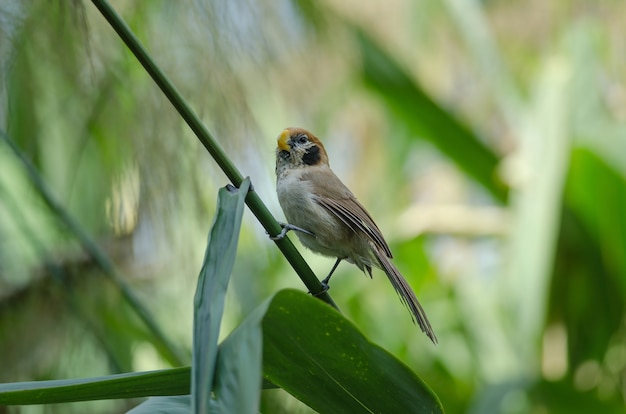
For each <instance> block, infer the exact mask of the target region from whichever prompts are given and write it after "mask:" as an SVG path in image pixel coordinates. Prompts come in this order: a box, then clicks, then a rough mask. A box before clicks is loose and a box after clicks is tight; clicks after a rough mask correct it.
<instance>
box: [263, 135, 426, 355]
mask: <svg viewBox="0 0 626 414" xmlns="http://www.w3.org/2000/svg"><path fill="white" fill-rule="evenodd" d="M277 144H278V145H277V148H276V192H277V195H278V201H279V204H280V206H281V208H282V210H283V212H284V214H285V218H286V219H287V223H281V226H282V231H281V232H280V233H279V234H278V235H276V236H273V237H272V239H273V240H280V239H282V238H284V237H285V235H286V234H287V232H288V231H291V230H293V231H295V233H296V234H297V236H298V239H299V240H300V242H301V243H302V244H303V245H304V246H305V247H307V248H308V249H310V250H312V251H313V252H315V253H319V254H321V255H323V256H328V257H335V258H336V259H337V260H336V261H335V264H334V265H333V267H332V269H331V271H330V273H329V274H328V276H327V277H326V278H325V279H323V280H322V285H323V287H324V290H323V291H322V293H323V292H325V291H327V290H328V288H329V282H330V278H331V276H332V275H333V272H334V271H335V270H336V269H337V266H338V265H339V263H340V262H341V261H342V260H344V261H346V262H349V263H352V264H354V265H356V267H358V268H359V269H360V270H361V271H363V272H364V273H366V274H367V275H369V276H370V278H371V277H372V268H373V267H376V268H379V269H382V270H383V271H384V272H385V274H386V275H387V277H388V278H389V281H390V282H391V284H392V285H393V287H394V289H395V290H396V292H397V293H398V295H399V296H400V299H401V301H402V302H403V303H404V304H405V305H406V307H407V308H408V309H409V311H410V312H411V316H412V319H413V322H416V323H417V325H418V326H419V327H420V328H421V330H422V332H424V333H425V334H426V335H427V336H428V338H430V340H431V341H432V342H433V343H434V344H436V343H437V337H436V336H435V333H434V331H433V329H432V327H431V325H430V322H429V321H428V318H427V316H426V313H425V312H424V309H423V308H422V306H421V305H420V303H419V301H418V300H417V297H416V296H415V293H414V292H413V290H412V289H411V287H410V286H409V284H408V283H407V281H406V280H405V278H404V277H403V276H402V274H401V273H400V271H399V270H398V269H397V268H396V266H395V265H394V264H393V263H392V262H391V259H392V257H393V256H392V254H391V250H390V249H389V245H388V244H387V242H386V241H385V239H384V237H383V235H382V233H381V231H380V229H379V228H378V226H377V225H376V223H374V220H373V219H372V217H371V216H370V214H369V213H368V212H367V210H366V209H365V207H363V206H362V205H361V203H360V202H359V201H358V200H357V199H356V197H355V196H354V194H352V192H351V191H350V190H349V189H348V187H346V185H345V184H344V183H343V182H342V181H341V180H340V179H339V178H338V177H337V176H336V175H335V173H334V172H333V170H331V168H330V164H329V161H328V154H327V153H326V149H325V148H324V145H323V144H322V142H321V141H320V140H319V139H318V138H317V137H316V136H315V135H313V134H312V133H311V132H309V131H307V130H305V129H303V128H286V129H284V130H283V131H282V132H281V133H280V135H279V136H278V138H277Z"/></svg>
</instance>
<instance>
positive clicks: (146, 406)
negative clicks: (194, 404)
mask: <svg viewBox="0 0 626 414" xmlns="http://www.w3.org/2000/svg"><path fill="white" fill-rule="evenodd" d="M190 412H191V398H190V396H189V395H184V396H180V397H153V398H149V399H148V400H147V401H144V402H143V403H141V404H139V405H138V406H137V407H135V408H133V409H132V410H130V411H128V414H189V413H190Z"/></svg>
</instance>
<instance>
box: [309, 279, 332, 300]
mask: <svg viewBox="0 0 626 414" xmlns="http://www.w3.org/2000/svg"><path fill="white" fill-rule="evenodd" d="M321 283H322V290H320V291H319V292H317V293H312V292H309V294H310V295H311V296H313V297H316V298H319V297H320V296H322V295H323V294H324V293H326V292H328V289H330V285H329V284H328V282H327V281H326V279H324V280H322V282H321Z"/></svg>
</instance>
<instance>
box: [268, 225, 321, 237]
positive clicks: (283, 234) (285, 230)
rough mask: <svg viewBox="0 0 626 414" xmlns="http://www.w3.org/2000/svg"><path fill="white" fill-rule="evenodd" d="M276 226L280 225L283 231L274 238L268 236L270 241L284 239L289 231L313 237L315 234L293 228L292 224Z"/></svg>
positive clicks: (300, 228)
mask: <svg viewBox="0 0 626 414" xmlns="http://www.w3.org/2000/svg"><path fill="white" fill-rule="evenodd" d="M278 224H280V227H282V228H283V229H282V230H281V232H280V233H278V234H277V235H276V236H270V239H272V240H274V241H276V240H282V239H284V238H285V235H287V232H288V231H289V230H295V231H300V232H302V233H306V234H308V235H309V236H313V237H315V233H312V232H310V231H308V230H305V229H303V228H302V227H298V226H294V225H293V224H289V223H278Z"/></svg>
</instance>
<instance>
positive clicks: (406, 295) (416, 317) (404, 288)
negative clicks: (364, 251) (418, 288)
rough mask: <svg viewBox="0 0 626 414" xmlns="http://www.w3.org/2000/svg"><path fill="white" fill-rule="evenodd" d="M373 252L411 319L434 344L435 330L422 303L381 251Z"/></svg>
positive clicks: (375, 250)
mask: <svg viewBox="0 0 626 414" xmlns="http://www.w3.org/2000/svg"><path fill="white" fill-rule="evenodd" d="M374 252H375V254H376V258H377V259H378V263H379V264H380V267H381V269H382V270H384V272H385V274H387V277H388V278H389V281H390V282H391V284H392V285H393V287H394V289H395V290H396V292H397V293H398V295H399V296H400V300H402V302H403V303H404V304H405V305H406V307H407V308H409V310H410V311H411V319H413V322H414V323H415V322H417V324H418V325H419V327H420V329H421V330H422V332H424V333H425V334H426V336H428V337H429V338H430V340H431V341H433V343H434V344H436V343H437V337H436V336H435V332H434V331H433V328H432V327H431V326H430V322H429V321H428V318H427V317H426V312H424V309H423V308H422V305H420V303H419V301H418V300H417V297H416V296H415V293H414V292H413V290H412V289H411V287H410V286H409V284H408V283H407V281H406V280H405V279H404V277H403V276H402V274H401V273H400V271H399V270H398V269H397V268H396V267H395V266H394V264H393V263H391V261H390V260H389V258H388V257H387V256H386V255H385V254H384V253H383V252H379V251H378V250H377V249H374Z"/></svg>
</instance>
